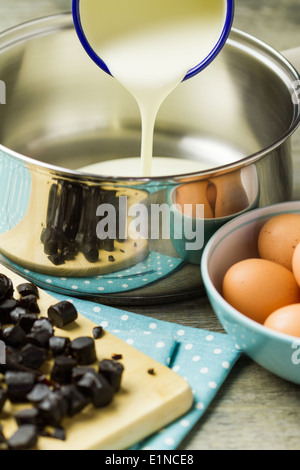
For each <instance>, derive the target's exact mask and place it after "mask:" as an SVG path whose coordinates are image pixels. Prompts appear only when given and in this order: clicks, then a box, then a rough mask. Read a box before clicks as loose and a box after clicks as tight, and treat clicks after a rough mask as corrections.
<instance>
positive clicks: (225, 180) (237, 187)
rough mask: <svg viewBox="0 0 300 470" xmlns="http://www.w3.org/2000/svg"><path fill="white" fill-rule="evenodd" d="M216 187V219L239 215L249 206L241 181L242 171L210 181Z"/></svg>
mask: <svg viewBox="0 0 300 470" xmlns="http://www.w3.org/2000/svg"><path fill="white" fill-rule="evenodd" d="M210 181H211V182H212V183H213V184H214V185H215V187H216V193H217V196H216V203H215V217H216V218H219V217H227V216H230V215H233V214H238V213H239V212H241V211H243V210H244V209H246V208H247V207H248V206H249V199H248V196H247V193H246V191H245V188H244V186H243V183H242V180H241V171H240V170H237V171H234V172H231V173H229V174H227V175H222V176H218V177H217V178H212V179H211V180H210Z"/></svg>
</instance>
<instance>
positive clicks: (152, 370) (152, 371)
mask: <svg viewBox="0 0 300 470" xmlns="http://www.w3.org/2000/svg"><path fill="white" fill-rule="evenodd" d="M147 372H148V374H149V375H156V373H155V370H154V369H148V370H147Z"/></svg>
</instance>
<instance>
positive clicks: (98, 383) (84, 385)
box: [77, 373, 114, 408]
mask: <svg viewBox="0 0 300 470" xmlns="http://www.w3.org/2000/svg"><path fill="white" fill-rule="evenodd" d="M77 386H78V388H79V389H80V390H81V391H82V393H84V394H85V395H86V396H88V397H89V398H90V399H91V400H92V403H93V405H94V406H95V408H101V407H103V406H107V405H109V403H110V402H111V401H112V399H113V396H114V390H113V388H112V387H111V386H110V385H109V383H108V382H107V380H106V379H105V378H104V377H103V376H102V375H100V374H91V373H87V374H85V375H84V376H83V377H82V378H81V379H80V380H79V382H78V383H77Z"/></svg>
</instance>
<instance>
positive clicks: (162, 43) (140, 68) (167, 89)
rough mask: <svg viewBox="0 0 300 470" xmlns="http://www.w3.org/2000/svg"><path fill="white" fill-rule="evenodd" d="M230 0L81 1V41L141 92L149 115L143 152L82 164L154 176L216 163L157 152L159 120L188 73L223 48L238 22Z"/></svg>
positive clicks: (77, 11)
mask: <svg viewBox="0 0 300 470" xmlns="http://www.w3.org/2000/svg"><path fill="white" fill-rule="evenodd" d="M228 3H230V4H231V7H232V3H231V2H227V0H163V1H162V0H151V1H149V0H126V1H124V0H109V1H108V2H107V1H106V2H105V1H103V0H74V1H73V13H74V15H75V16H74V18H75V26H76V22H78V24H79V26H78V24H77V32H78V34H79V37H80V39H81V41H82V42H85V44H84V45H85V47H86V49H87V50H88V52H89V53H90V55H91V56H92V58H94V60H95V59H96V60H95V61H96V62H97V63H98V65H100V66H101V67H102V68H104V70H106V71H107V72H108V73H110V74H111V75H112V76H113V77H114V78H115V79H116V80H118V81H119V82H120V83H121V84H122V85H123V86H124V87H125V88H126V89H127V90H128V91H129V92H130V93H131V94H132V95H133V96H134V98H135V100H136V101H137V103H138V106H139V109H140V113H141V121H142V139H141V157H140V158H138V157H137V158H124V159H119V160H112V161H108V162H103V163H100V164H96V165H90V166H88V167H85V168H84V169H82V170H84V171H89V172H94V173H97V174H107V175H108V174H110V175H112V176H144V177H149V176H153V175H155V176H163V175H170V174H182V173H188V172H193V171H201V170H203V169H205V168H208V166H207V165H206V166H203V165H202V166H201V163H200V162H196V161H195V162H194V161H188V160H185V159H178V158H163V157H155V158H153V155H152V154H153V135H154V126H155V120H156V116H157V113H158V111H159V109H160V106H161V104H162V103H163V101H164V100H165V99H166V97H167V96H168V95H169V94H170V93H171V92H172V91H173V90H174V89H175V88H176V87H177V86H179V84H180V83H181V82H182V81H183V80H184V79H185V78H189V76H188V75H187V74H189V75H190V76H192V75H193V74H195V73H197V72H198V69H197V67H198V66H199V64H201V63H203V62H204V61H205V59H207V58H208V57H209V56H210V55H211V54H212V51H216V53H217V52H218V50H217V46H219V48H221V45H220V41H221V38H222V36H223V43H224V42H225V39H226V37H225V35H226V33H227V34H228V32H229V29H230V26H231V24H228V23H229V21H228V8H229V6H228ZM230 19H232V18H230ZM230 23H231V21H230ZM226 24H227V31H226ZM224 25H225V26H224ZM79 28H80V31H79ZM222 45H223V44H222ZM199 69H200V68H199Z"/></svg>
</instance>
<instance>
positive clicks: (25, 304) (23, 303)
mask: <svg viewBox="0 0 300 470" xmlns="http://www.w3.org/2000/svg"><path fill="white" fill-rule="evenodd" d="M19 306H20V307H22V308H26V309H27V310H29V312H31V313H40V307H39V306H38V302H37V298H36V296H35V295H33V294H30V295H26V297H22V298H21V299H20V300H19Z"/></svg>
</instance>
